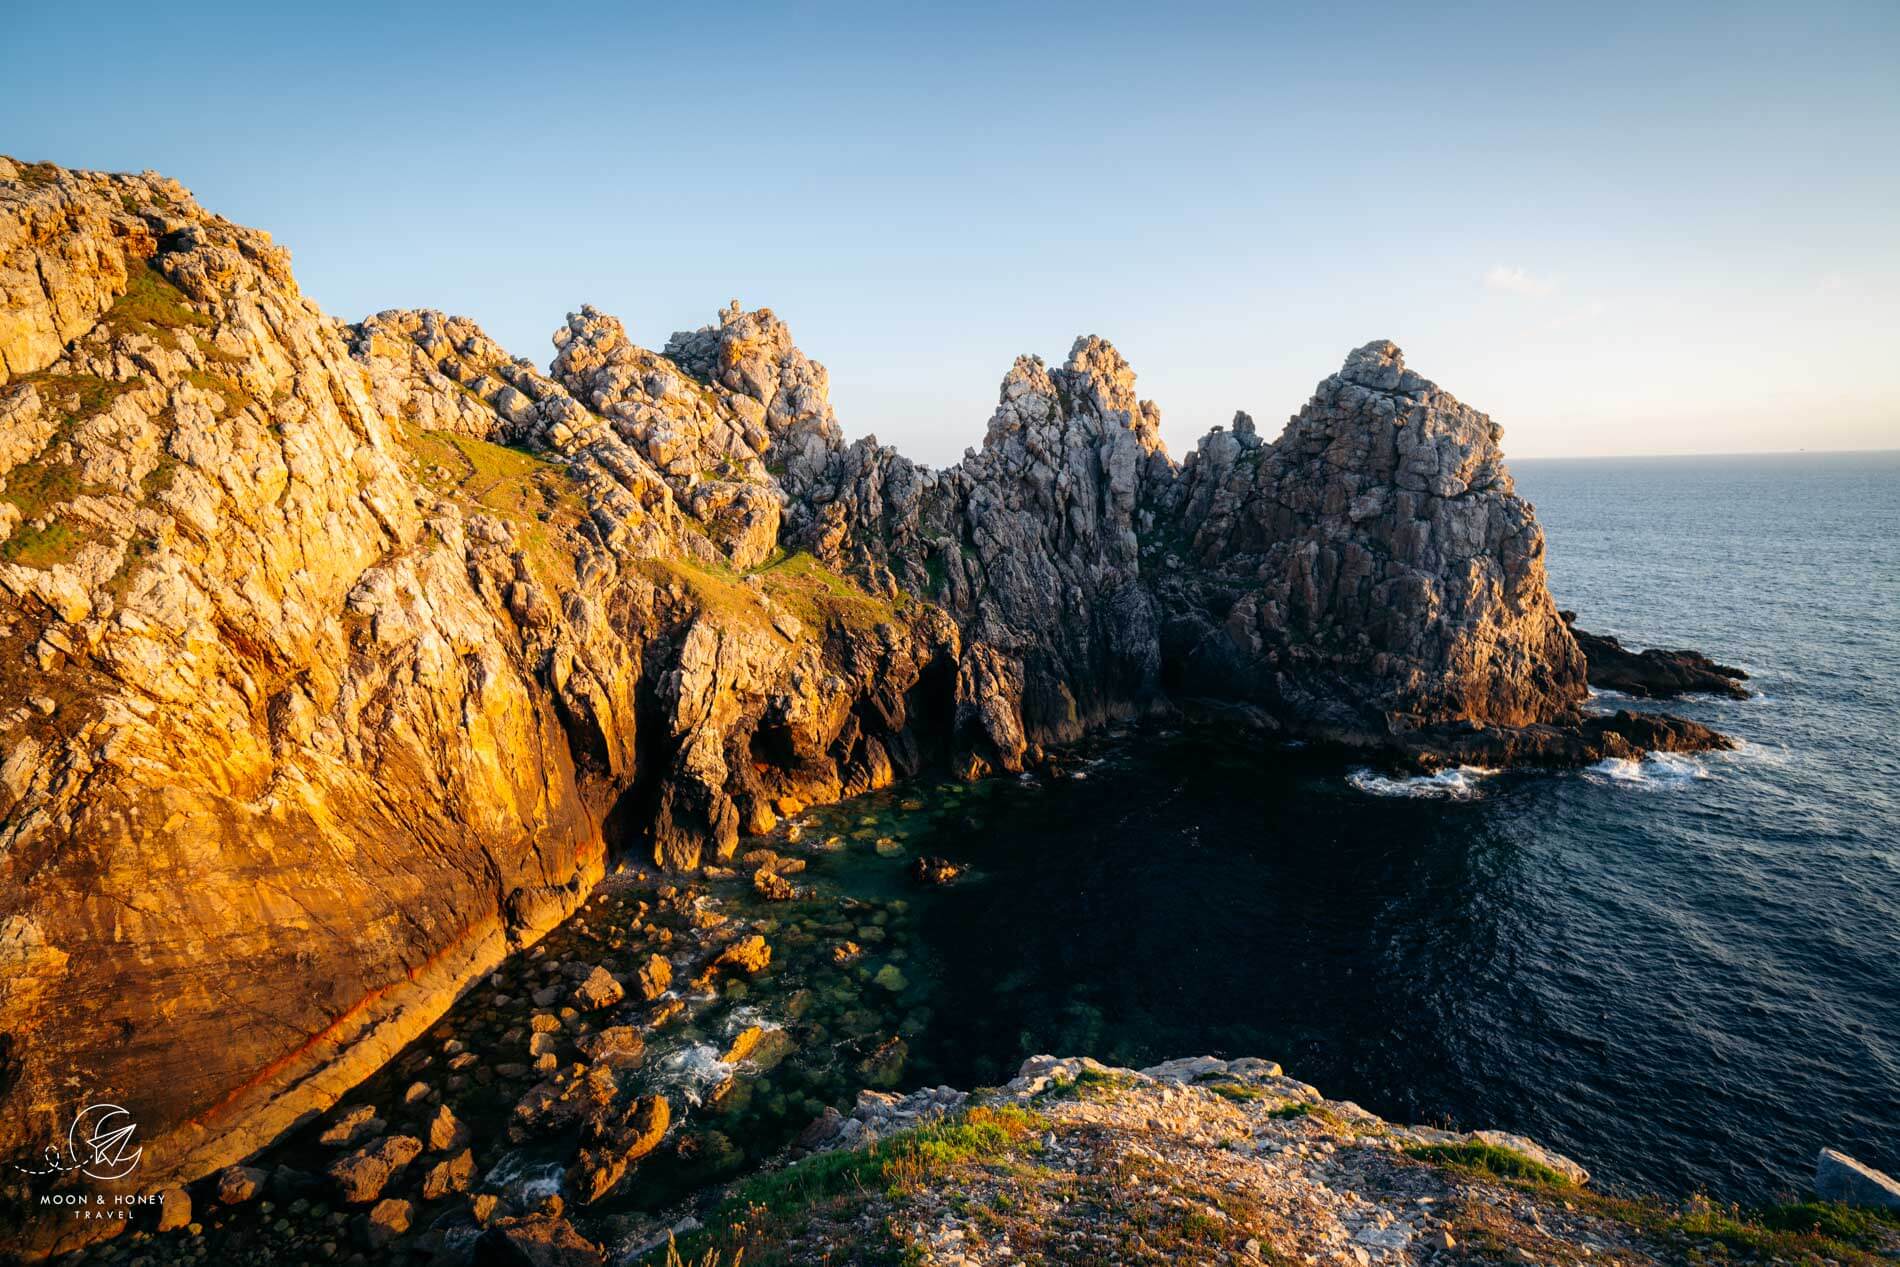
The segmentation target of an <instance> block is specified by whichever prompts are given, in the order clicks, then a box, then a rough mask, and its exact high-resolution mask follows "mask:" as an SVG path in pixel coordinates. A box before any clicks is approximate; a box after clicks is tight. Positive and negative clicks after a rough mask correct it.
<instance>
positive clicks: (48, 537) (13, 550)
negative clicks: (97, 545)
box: [0, 520, 87, 568]
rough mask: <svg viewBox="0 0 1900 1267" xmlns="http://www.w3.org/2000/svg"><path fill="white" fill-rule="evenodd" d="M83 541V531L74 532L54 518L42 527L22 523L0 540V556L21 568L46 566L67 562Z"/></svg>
mask: <svg viewBox="0 0 1900 1267" xmlns="http://www.w3.org/2000/svg"><path fill="white" fill-rule="evenodd" d="M86 540H87V538H86V537H85V536H84V535H83V534H81V533H77V532H74V531H73V530H72V529H71V528H70V527H68V526H67V525H65V524H63V523H61V522H59V521H58V520H54V521H53V522H51V523H49V524H47V525H46V526H45V527H44V528H31V527H28V526H26V525H24V524H22V525H21V526H20V527H19V528H17V529H16V530H15V531H14V533H13V535H12V536H11V537H8V538H7V539H6V541H5V542H4V543H0V558H3V559H5V560H6V561H7V562H8V563H18V564H19V565H20V566H22V567H30V568H50V567H52V566H54V565H55V564H58V563H71V562H72V561H73V559H74V558H75V557H76V556H77V555H78V554H79V550H80V547H81V546H83V545H85V544H86Z"/></svg>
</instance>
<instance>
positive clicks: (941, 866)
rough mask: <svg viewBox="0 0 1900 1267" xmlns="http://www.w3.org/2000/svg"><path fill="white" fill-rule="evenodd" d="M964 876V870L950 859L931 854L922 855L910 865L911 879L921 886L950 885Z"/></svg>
mask: <svg viewBox="0 0 1900 1267" xmlns="http://www.w3.org/2000/svg"><path fill="white" fill-rule="evenodd" d="M961 874H963V868H962V867H960V866H958V865H957V864H956V863H954V862H952V861H950V860H949V859H948V858H938V857H935V856H932V855H929V854H925V855H920V856H919V857H917V858H915V859H913V860H912V861H911V864H910V878H911V879H913V880H915V881H916V882H917V883H919V884H925V885H940V884H948V883H950V882H951V881H952V880H954V879H956V878H957V877H958V876H959V875H961Z"/></svg>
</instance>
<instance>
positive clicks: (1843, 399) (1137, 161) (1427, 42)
mask: <svg viewBox="0 0 1900 1267" xmlns="http://www.w3.org/2000/svg"><path fill="white" fill-rule="evenodd" d="M1425 9H1426V6H1417V7H1416V8H1414V7H1413V6H1392V7H1386V6H1382V5H1376V4H1362V5H1355V6H1351V7H1331V6H1325V7H1322V6H1310V7H1309V6H1280V5H1253V4H1199V5H1197V4H1170V5H1159V4H1152V5H1123V4H1114V3H1096V4H1088V5H1068V4H1046V5H1033V6H1028V5H992V4H982V3H966V4H956V5H933V6H920V5H907V4H896V3H886V4H863V5H832V4H807V5H800V6H771V5H757V4H750V3H743V2H738V0H730V2H728V3H724V4H718V5H706V6H676V5H667V6H663V7H660V6H655V7H635V6H623V5H601V4H591V3H565V4H559V5H539V6H517V5H486V4H481V3H467V4H462V5H457V6H454V7H447V6H396V5H381V4H378V5H359V4H354V3H332V4H329V5H325V6H323V7H322V8H321V10H320V11H319V10H316V9H311V8H307V7H304V6H294V7H293V6H283V7H282V9H281V11H279V12H268V11H266V10H265V8H264V7H263V6H250V5H243V6H239V5H231V6H216V5H199V4H190V3H182V4H172V5H164V6H151V5H143V4H141V5H121V4H118V3H106V4H99V5H94V6H87V7H86V8H85V10H84V12H83V15H82V13H81V11H80V10H77V9H75V8H73V7H71V6H66V7H65V8H64V9H63V11H62V10H61V9H60V8H59V7H57V6H53V5H35V6H31V7H26V6H15V7H14V8H13V11H12V12H10V13H9V15H8V17H7V26H8V32H9V37H8V40H7V42H6V46H5V47H4V48H3V49H0V72H3V73H4V83H5V87H4V89H0V101H3V104H0V153H8V154H11V155H13V156H15V157H18V158H23V159H29V160H38V159H50V160H52V161H55V162H58V163H62V164H66V165H68V166H78V167H91V168H107V169H114V170H128V169H130V170H138V169H144V168H156V169H158V170H160V171H163V172H165V173H166V174H167V175H170V176H174V177H176V178H177V179H179V180H180V181H182V182H183V183H184V184H186V185H187V186H189V187H190V188H191V189H192V191H193V192H194V193H195V194H196V195H197V196H198V198H199V200H200V202H202V203H203V204H204V205H206V206H207V207H209V208H211V209H212V210H214V211H218V212H220V213H222V214H224V215H226V216H228V217H229V218H231V219H233V220H236V221H239V222H241V223H245V224H250V225H255V226H258V227H260V228H265V229H268V230H270V231H271V232H272V233H273V234H274V235H275V237H276V238H277V240H278V241H279V242H281V243H283V244H284V245H286V246H288V247H289V248H290V249H291V251H292V252H293V256H294V261H295V267H296V271H297V276H298V279H299V281H300V282H301V283H302V285H303V287H304V289H305V290H306V292H308V293H309V294H311V295H312V296H314V297H315V298H316V299H317V300H318V302H320V303H321V304H323V306H324V307H325V308H326V309H327V310H328V311H330V312H331V313H333V314H335V315H337V316H341V317H346V318H349V319H355V318H358V317H360V316H362V315H364V314H366V313H369V312H373V311H377V310H379V309H383V308H391V307H434V308H441V309H445V310H447V311H450V312H454V313H460V314H464V315H467V316H470V317H474V318H475V319H477V320H478V321H480V322H481V323H482V325H483V326H484V327H485V328H486V329H487V330H488V331H489V333H490V334H492V335H493V336H495V337H496V338H497V339H498V340H500V341H501V342H502V343H503V344H504V345H506V346H507V347H508V348H509V349H510V350H511V351H513V352H516V353H517V354H520V355H525V356H530V357H532V358H534V360H535V361H536V362H538V363H542V364H545V363H546V362H547V360H548V359H549V357H550V356H551V353H552V350H551V348H550V346H549V343H548V336H549V334H550V332H551V331H552V330H553V329H554V328H555V327H556V326H557V325H558V324H559V323H560V322H561V320H562V318H563V315H564V314H565V313H566V312H568V311H569V310H571V309H575V308H578V307H579V306H580V305H581V304H582V303H592V304H594V305H596V306H598V307H600V308H602V309H605V310H607V311H609V312H612V313H615V314H616V315H618V316H620V317H621V318H622V319H623V320H624V321H625V322H626V323H627V326H628V328H629V330H630V332H631V333H632V335H633V337H634V338H635V339H637V340H638V341H640V342H642V343H644V344H647V345H648V346H653V347H658V346H659V345H660V344H661V343H663V342H664V341H665V339H666V337H667V336H668V334H670V333H671V332H672V331H674V330H678V329H686V328H691V327H694V326H698V325H702V324H705V323H706V322H708V321H711V320H713V319H714V314H715V311H716V309H717V308H718V307H719V306H720V305H721V304H722V303H724V302H725V301H726V300H727V299H728V298H731V297H734V296H736V297H738V298H739V299H740V300H741V301H742V302H744V303H745V304H746V305H747V306H758V305H768V306H771V307H772V308H774V309H775V310H776V311H777V312H778V313H779V314H780V315H781V316H783V317H784V318H785V319H786V320H787V321H788V322H789V323H790V324H791V327H792V330H793V333H794V335H795V336H796V337H797V339H798V341H799V343H800V345H801V346H802V347H803V348H804V349H805V350H806V351H807V352H808V353H810V354H811V355H813V356H815V357H817V358H818V359H819V360H821V361H823V362H824V363H825V364H826V365H827V366H828V367H829V369H830V371H831V381H832V396H833V400H834V402H835V404H836V406H837V409H838V413H839V417H840V419H841V421H842V422H843V424H844V426H845V429H846V431H847V432H848V433H849V434H851V435H853V436H857V435H862V434H865V433H867V432H875V433H876V434H877V435H878V437H879V438H880V439H881V440H883V441H884V442H885V443H894V444H897V445H899V446H900V447H902V448H903V449H904V450H905V451H906V452H908V453H911V454H912V455H914V456H916V457H918V458H920V459H922V460H925V461H930V462H936V463H941V462H945V461H949V460H953V459H954V458H955V457H956V456H957V455H958V454H960V453H961V452H962V450H963V448H964V447H965V446H966V445H974V444H976V443H978V442H979V441H980V439H981V436H982V434H983V428H984V423H985V421H986V420H987V418H988V416H989V414H990V411H991V410H992V408H993V407H994V405H995V401H996V389H997V384H998V382H999V381H1000V380H1001V378H1002V375H1003V374H1004V372H1005V371H1006V370H1007V369H1008V368H1009V365H1010V362H1011V361H1012V359H1013V358H1014V357H1015V356H1016V355H1018V354H1019V353H1023V352H1036V353H1040V354H1041V355H1042V356H1043V357H1044V358H1045V359H1046V360H1049V361H1051V362H1060V361H1061V360H1062V359H1063V357H1064V356H1065V355H1066V354H1067V351H1068V348H1069V344H1070V342H1071V341H1072V340H1073V338H1074V337H1075V336H1076V335H1077V334H1082V333H1096V334H1100V335H1103V336H1104V337H1106V338H1109V339H1111V340H1112V341H1113V342H1114V343H1115V344H1116V346H1118V347H1119V348H1120V349H1121V350H1122V352H1123V353H1124V354H1125V355H1126V356H1127V357H1128V358H1129V360H1130V362H1131V363H1132V364H1133V365H1134V367H1135V370H1136V372H1137V373H1138V375H1139V376H1140V389H1141V392H1142V394H1143V395H1144V396H1149V397H1152V398H1153V399H1155V400H1156V401H1157V402H1158V403H1159V404H1160V406H1161V409H1162V414H1163V418H1164V425H1165V430H1166V434H1167V438H1168V442H1169V446H1170V448H1171V449H1172V450H1173V451H1174V452H1175V453H1176V454H1177V455H1178V454H1180V453H1181V452H1183V451H1185V449H1186V448H1187V447H1189V446H1190V445H1191V444H1192V442H1193V438H1194V437H1196V436H1198V435H1199V434H1200V433H1201V432H1203V431H1205V430H1206V429H1207V428H1208V427H1209V426H1210V425H1213V424H1216V423H1224V422H1226V421H1227V420H1228V419H1229V418H1230V417H1231V415H1232V413H1233V411H1234V410H1235V409H1237V408H1239V409H1246V410H1248V411H1249V412H1251V413H1252V414H1254V416H1255V418H1256V419H1257V420H1258V422H1259V424H1260V426H1261V429H1262V430H1263V431H1266V432H1268V433H1269V434H1276V433H1277V432H1278V430H1279V427H1280V425H1281V424H1282V422H1283V421H1284V419H1285V417H1286V416H1287V415H1288V414H1289V413H1291V412H1292V411H1294V410H1296V409H1297V408H1298V407H1299V406H1300V405H1301V404H1302V403H1303V402H1304V401H1305V400H1306V398H1307V397H1308V396H1309V395H1310V393H1311V391H1312V388H1313V385H1314V383H1316V382H1317V381H1318V380H1319V379H1320V378H1322V377H1324V376H1325V375H1326V374H1328V373H1330V372H1331V371H1333V370H1334V369H1336V368H1337V367H1338V365H1339V363H1340V361H1341V360H1342V359H1343V358H1344V356H1345V354H1346V352H1347V351H1348V350H1350V349H1351V348H1353V347H1355V346H1357V345H1359V344H1361V343H1364V342H1366V341H1368V340H1370V339H1374V338H1390V339H1392V340H1394V341H1395V342H1397V343H1398V344H1399V345H1400V346H1401V347H1403V348H1404V349H1405V351H1406V357H1407V361H1408V363H1409V364H1410V365H1411V366H1412V367H1413V368H1415V369H1417V370H1419V371H1420V372H1421V373H1424V374H1426V375H1427V376H1429V377H1431V378H1433V379H1435V380H1436V381H1438V382H1439V383H1440V384H1442V385H1443V386H1445V387H1446V388H1447V389H1448V390H1450V391H1452V392H1453V393H1455V394H1456V395H1458V396H1459V397H1460V398H1461V399H1463V400H1465V401H1467V402H1469V403H1471V404H1473V405H1475V406H1477V407H1478V408H1481V409H1484V410H1486V411H1488V412H1489V413H1491V414H1492V416H1493V417H1495V418H1497V419H1498V420H1499V421H1500V422H1501V423H1503V424H1504V427H1505V447H1506V451H1507V454H1509V455H1511V456H1517V457H1531V456H1560V455H1582V454H1616V453H1682V452H1741V451H1757V450H1778V449H1795V448H1809V449H1822V448H1885V447H1895V446H1900V351H1897V350H1896V348H1895V336H1896V335H1900V4H1895V3H1894V2H1893V0H1871V2H1866V3H1826V2H1822V3H1808V4H1802V5H1790V4H1785V3H1784V4H1772V5H1768V4H1752V3H1741V4H1711V5H1680V4H1655V3H1647V4H1641V5H1622V4H1606V5H1595V6H1576V5H1571V6H1538V5H1519V4H1510V5H1504V4H1499V5H1489V4H1470V5H1461V6H1456V7H1447V8H1444V9H1443V10H1442V11H1438V12H1426V11H1425Z"/></svg>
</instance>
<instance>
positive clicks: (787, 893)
mask: <svg viewBox="0 0 1900 1267" xmlns="http://www.w3.org/2000/svg"><path fill="white" fill-rule="evenodd" d="M752 891H753V892H755V893H757V894H758V895H759V896H760V897H762V898H764V899H765V900H766V901H768V902H789V901H791V900H792V899H793V898H796V897H797V896H798V888H797V886H795V885H794V884H793V883H792V882H791V881H790V880H787V879H786V878H785V877H784V876H782V875H780V874H779V873H778V872H776V871H768V870H766V869H765V868H764V867H761V868H759V869H758V870H757V871H754V872H753V873H752Z"/></svg>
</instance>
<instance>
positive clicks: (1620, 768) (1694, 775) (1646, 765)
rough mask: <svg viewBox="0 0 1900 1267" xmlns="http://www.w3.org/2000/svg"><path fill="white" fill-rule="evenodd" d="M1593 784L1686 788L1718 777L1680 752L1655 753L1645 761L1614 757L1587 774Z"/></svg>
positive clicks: (1636, 758) (1589, 770)
mask: <svg viewBox="0 0 1900 1267" xmlns="http://www.w3.org/2000/svg"><path fill="white" fill-rule="evenodd" d="M1583 777H1584V778H1586V779H1589V780H1590V781H1591V782H1593V783H1604V784H1610V785H1613V786H1615V785H1621V786H1633V785H1634V786H1648V787H1665V788H1668V787H1685V786H1687V785H1688V784H1691V783H1696V782H1700V781H1701V780H1703V779H1708V778H1712V777H1714V776H1713V775H1711V774H1710V773H1709V768H1708V766H1707V765H1706V764H1704V763H1703V762H1702V761H1700V760H1698V759H1697V758H1695V757H1690V756H1685V755H1683V754H1682V753H1680V752H1652V753H1649V754H1648V755H1646V756H1643V757H1640V758H1638V757H1611V758H1609V759H1608V760H1605V761H1599V762H1597V763H1596V764H1595V765H1593V766H1590V767H1589V768H1588V769H1586V770H1584V772H1583Z"/></svg>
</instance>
